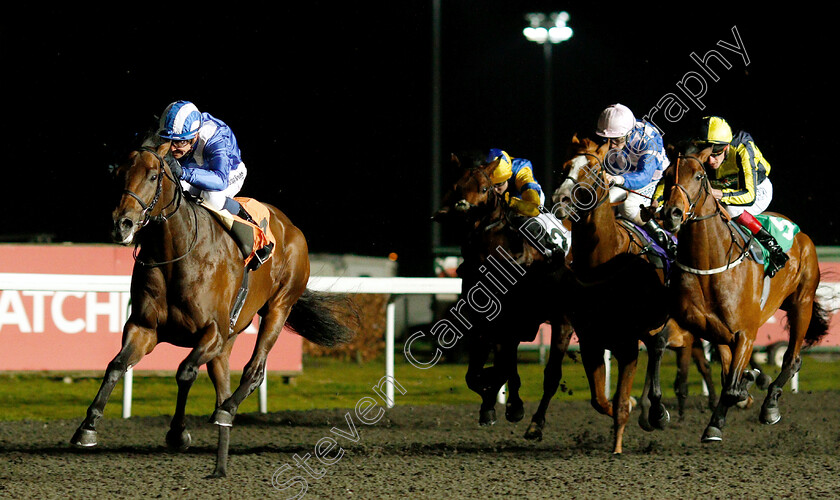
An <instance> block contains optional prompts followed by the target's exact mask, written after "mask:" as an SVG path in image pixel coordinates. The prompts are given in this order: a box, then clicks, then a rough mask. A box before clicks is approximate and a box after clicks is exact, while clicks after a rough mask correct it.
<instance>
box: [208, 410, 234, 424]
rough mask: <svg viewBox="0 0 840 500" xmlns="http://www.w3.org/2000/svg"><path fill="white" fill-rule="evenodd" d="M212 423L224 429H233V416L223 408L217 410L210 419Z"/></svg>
mask: <svg viewBox="0 0 840 500" xmlns="http://www.w3.org/2000/svg"><path fill="white" fill-rule="evenodd" d="M210 422H212V423H213V424H215V425H219V426H222V427H233V415H231V414H230V413H228V412H227V411H225V410H222V409H221V408H217V409H216V411H214V412H213V415H212V416H211V417H210Z"/></svg>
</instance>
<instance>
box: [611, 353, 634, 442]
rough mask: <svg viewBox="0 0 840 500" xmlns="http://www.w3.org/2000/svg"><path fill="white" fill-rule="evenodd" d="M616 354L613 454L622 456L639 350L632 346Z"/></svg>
mask: <svg viewBox="0 0 840 500" xmlns="http://www.w3.org/2000/svg"><path fill="white" fill-rule="evenodd" d="M614 354H615V357H616V360H617V361H618V383H617V384H616V390H615V395H614V396H613V439H614V441H613V443H614V447H613V454H616V455H620V454H621V453H622V451H623V443H624V430H625V429H626V427H627V421H628V420H630V411H631V410H632V409H633V400H632V398H631V397H630V393H631V392H632V390H633V378H634V376H635V375H636V364H637V362H638V359H639V350H638V349H637V348H636V347H635V346H632V347H630V348H628V349H622V351H621V352H616V353H614Z"/></svg>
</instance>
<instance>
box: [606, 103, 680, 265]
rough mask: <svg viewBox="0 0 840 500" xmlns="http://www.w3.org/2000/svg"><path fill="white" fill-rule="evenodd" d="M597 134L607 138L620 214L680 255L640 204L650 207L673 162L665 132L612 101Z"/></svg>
mask: <svg viewBox="0 0 840 500" xmlns="http://www.w3.org/2000/svg"><path fill="white" fill-rule="evenodd" d="M595 133H596V134H598V135H599V136H601V137H603V138H605V139H606V140H607V141H608V143H609V146H610V151H609V153H607V157H606V158H605V160H604V166H605V168H606V170H607V175H606V177H607V180H608V181H609V182H610V185H611V186H612V187H611V188H610V202H611V203H619V202H620V203H621V204H620V205H619V206H618V214H619V215H620V216H622V217H624V218H625V219H628V220H630V221H632V222H634V223H636V224H638V225H640V226H642V227H643V228H644V229H645V230H646V231H647V232H648V234H650V235H651V236H652V237H653V239H654V240H655V241H656V242H657V243H659V245H660V246H661V247H662V248H663V249H665V250H666V251H667V252H668V253H670V254H671V257H675V256H676V255H677V248H676V243H674V241H673V240H672V239H671V235H670V234H669V233H668V232H667V231H665V230H664V229H662V228H661V227H659V224H657V223H656V220H655V219H653V218H651V219H650V220H648V221H647V222H645V221H643V220H642V218H641V215H640V212H641V207H642V206H644V207H648V206H650V203H651V201H652V199H653V196H654V192H655V191H656V186H657V184H658V183H659V180H660V179H661V178H662V173H663V172H664V171H665V169H666V168H667V167H668V165H670V161H669V160H668V157H667V156H666V154H665V146H664V143H663V141H662V134H660V132H659V130H658V129H657V128H656V126H654V125H653V124H651V123H648V122H646V121H644V120H637V119H636V117H635V116H633V112H632V111H630V108H628V107H627V106H624V105H623V104H613V105H611V106H609V107H608V108H606V109H605V110H604V111H603V112H601V116H600V117H599V118H598V127H597V129H596V132H595Z"/></svg>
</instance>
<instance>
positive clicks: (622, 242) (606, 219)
mask: <svg viewBox="0 0 840 500" xmlns="http://www.w3.org/2000/svg"><path fill="white" fill-rule="evenodd" d="M605 196H608V195H605ZM618 224H619V223H618V221H617V220H616V218H615V214H614V213H613V209H612V207H611V206H610V204H609V203H608V202H604V203H601V204H600V205H599V206H597V207H595V209H593V210H591V211H589V212H587V213H586V214H585V215H584V216H582V217H581V218H580V219H578V220H577V221H575V223H574V224H573V228H572V255H574V256H575V259H574V264H575V267H576V268H580V269H584V268H588V269H592V268H594V267H597V266H599V265H601V264H604V263H605V262H607V261H609V260H611V259H612V258H613V257H615V256H616V255H618V254H620V253H622V252H624V251H626V246H627V245H626V239H627V238H623V231H621V230H620V228H619V227H618Z"/></svg>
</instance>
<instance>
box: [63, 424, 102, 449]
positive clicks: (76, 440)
mask: <svg viewBox="0 0 840 500" xmlns="http://www.w3.org/2000/svg"><path fill="white" fill-rule="evenodd" d="M70 443H71V444H72V445H73V446H77V447H79V448H93V447H94V446H96V445H97V444H98V443H97V441H96V431H95V430H93V429H82V428H81V427H79V428H78V429H76V433H75V434H73V438H72V439H70Z"/></svg>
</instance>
